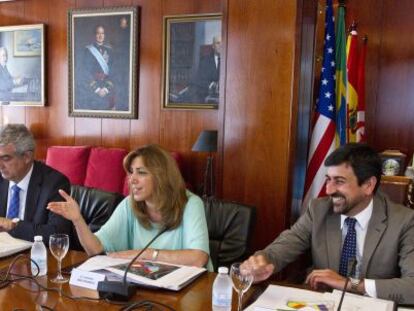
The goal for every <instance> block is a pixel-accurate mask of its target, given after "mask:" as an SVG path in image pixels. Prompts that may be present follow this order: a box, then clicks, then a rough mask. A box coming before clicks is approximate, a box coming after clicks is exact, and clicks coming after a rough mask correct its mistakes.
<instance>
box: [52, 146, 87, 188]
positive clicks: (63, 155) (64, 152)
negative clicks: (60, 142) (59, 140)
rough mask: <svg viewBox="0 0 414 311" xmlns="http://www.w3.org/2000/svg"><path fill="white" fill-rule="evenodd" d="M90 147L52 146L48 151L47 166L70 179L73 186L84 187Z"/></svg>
mask: <svg viewBox="0 0 414 311" xmlns="http://www.w3.org/2000/svg"><path fill="white" fill-rule="evenodd" d="M90 151H91V147H90V146H52V147H49V148H48V149H47V154H46V164H47V165H49V166H51V167H53V168H54V169H56V170H58V171H59V172H61V173H62V174H64V175H65V176H67V177H68V178H69V181H70V183H71V184H73V185H83V183H84V181H85V176H86V167H87V165H88V159H89V153H90Z"/></svg>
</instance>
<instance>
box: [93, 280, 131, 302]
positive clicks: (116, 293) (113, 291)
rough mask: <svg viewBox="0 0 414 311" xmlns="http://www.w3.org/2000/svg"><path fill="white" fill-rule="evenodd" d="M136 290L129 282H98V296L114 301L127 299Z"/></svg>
mask: <svg viewBox="0 0 414 311" xmlns="http://www.w3.org/2000/svg"><path fill="white" fill-rule="evenodd" d="M136 291H137V287H136V286H135V285H133V284H131V283H129V282H126V283H124V282H119V281H102V282H98V292H99V297H100V298H105V299H109V300H115V301H128V300H129V299H130V298H131V297H132V296H133V295H134V294H135V292H136Z"/></svg>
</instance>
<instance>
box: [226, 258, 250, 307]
mask: <svg viewBox="0 0 414 311" xmlns="http://www.w3.org/2000/svg"><path fill="white" fill-rule="evenodd" d="M230 277H231V281H232V283H233V288H234V290H235V291H236V292H237V294H238V297H239V298H238V305H237V310H238V311H241V310H242V304H243V294H244V293H245V292H247V290H248V289H249V288H250V286H251V285H252V283H253V274H252V272H251V270H249V269H246V268H243V267H241V262H236V263H234V264H232V265H231V268H230Z"/></svg>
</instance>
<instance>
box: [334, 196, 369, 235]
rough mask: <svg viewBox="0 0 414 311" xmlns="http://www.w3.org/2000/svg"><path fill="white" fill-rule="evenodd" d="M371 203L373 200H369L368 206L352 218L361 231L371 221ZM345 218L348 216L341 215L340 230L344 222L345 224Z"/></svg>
mask: <svg viewBox="0 0 414 311" xmlns="http://www.w3.org/2000/svg"><path fill="white" fill-rule="evenodd" d="M373 202H374V200H373V199H371V201H370V202H369V204H368V206H367V207H366V208H364V209H363V210H362V211H361V212H359V213H358V214H356V215H355V216H353V218H355V219H356V221H357V223H358V224H359V226H360V227H361V228H362V230H366V228H367V226H368V222H369V220H370V219H371V215H372V210H373V207H374V203H373ZM346 218H348V216H346V215H343V214H341V229H342V228H343V226H344V222H345V219H346Z"/></svg>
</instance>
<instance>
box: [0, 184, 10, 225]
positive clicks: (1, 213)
mask: <svg viewBox="0 0 414 311" xmlns="http://www.w3.org/2000/svg"><path fill="white" fill-rule="evenodd" d="M8 196H9V181H8V180H5V179H2V180H1V182H0V217H6V213H7V198H8Z"/></svg>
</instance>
